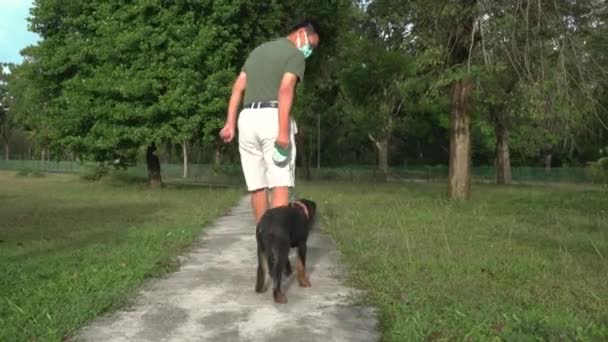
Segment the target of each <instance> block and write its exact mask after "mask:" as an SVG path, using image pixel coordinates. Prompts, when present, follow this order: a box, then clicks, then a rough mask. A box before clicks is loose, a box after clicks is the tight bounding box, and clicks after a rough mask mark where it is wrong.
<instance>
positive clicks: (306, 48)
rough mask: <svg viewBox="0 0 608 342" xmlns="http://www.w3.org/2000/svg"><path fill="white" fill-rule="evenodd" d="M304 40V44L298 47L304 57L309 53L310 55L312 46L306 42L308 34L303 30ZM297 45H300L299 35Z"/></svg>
mask: <svg viewBox="0 0 608 342" xmlns="http://www.w3.org/2000/svg"><path fill="white" fill-rule="evenodd" d="M304 40H305V41H306V43H305V44H304V46H300V47H299V48H298V49H300V51H301V52H302V53H303V54H304V58H308V57H310V55H312V46H310V44H308V34H307V33H306V32H304ZM298 45H300V36H298Z"/></svg>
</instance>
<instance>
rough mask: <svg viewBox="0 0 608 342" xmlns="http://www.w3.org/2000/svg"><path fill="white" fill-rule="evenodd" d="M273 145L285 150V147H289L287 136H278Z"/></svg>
mask: <svg viewBox="0 0 608 342" xmlns="http://www.w3.org/2000/svg"><path fill="white" fill-rule="evenodd" d="M275 144H277V145H278V146H279V147H281V148H282V149H287V147H289V135H288V134H287V135H286V134H279V136H278V137H277V140H275Z"/></svg>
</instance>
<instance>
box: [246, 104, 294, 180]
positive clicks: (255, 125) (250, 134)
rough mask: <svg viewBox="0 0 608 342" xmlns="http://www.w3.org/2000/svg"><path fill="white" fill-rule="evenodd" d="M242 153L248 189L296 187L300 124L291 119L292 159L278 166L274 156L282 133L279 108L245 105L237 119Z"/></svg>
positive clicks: (290, 154)
mask: <svg viewBox="0 0 608 342" xmlns="http://www.w3.org/2000/svg"><path fill="white" fill-rule="evenodd" d="M238 130H239V131H238V132H239V153H240V155H241V166H242V168H243V174H244V175H245V182H246V183H247V190H249V191H254V190H259V189H265V188H275V187H282V186H287V187H293V186H294V183H295V160H296V144H295V138H294V136H295V134H296V133H297V127H296V124H295V121H293V119H292V120H291V122H290V133H289V135H290V138H289V139H290V141H291V143H290V153H289V158H290V159H289V162H288V163H285V164H284V165H282V166H278V165H276V164H275V163H274V161H273V160H272V155H273V153H274V143H275V140H276V138H277V135H278V133H279V110H278V109H277V108H259V109H251V108H246V109H243V110H242V111H241V113H240V114H239V119H238Z"/></svg>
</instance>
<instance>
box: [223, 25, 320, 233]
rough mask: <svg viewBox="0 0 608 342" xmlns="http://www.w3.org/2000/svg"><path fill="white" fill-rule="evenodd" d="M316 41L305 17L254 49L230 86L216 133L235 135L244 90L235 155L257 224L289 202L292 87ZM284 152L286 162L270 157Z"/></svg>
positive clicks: (314, 29)
mask: <svg viewBox="0 0 608 342" xmlns="http://www.w3.org/2000/svg"><path fill="white" fill-rule="evenodd" d="M318 44H319V34H318V29H317V26H316V24H315V23H314V22H312V21H304V22H302V23H300V24H298V25H296V26H294V27H293V28H292V29H291V30H290V33H289V34H288V35H287V37H282V38H279V39H277V40H274V41H271V42H267V43H264V44H262V45H260V46H258V47H257V48H255V49H254V50H253V51H252V52H251V54H250V55H249V57H248V58H247V61H246V62H245V65H244V66H243V69H242V70H241V73H240V74H239V75H238V77H237V78H236V81H235V82H234V84H233V86H232V95H231V97H230V102H229V104H228V116H227V118H226V124H225V125H224V128H222V130H221V131H220V137H221V139H222V140H223V141H224V142H230V141H232V140H233V139H234V136H235V126H236V124H237V109H238V106H239V104H240V103H241V100H242V99H243V93H244V95H245V96H244V101H243V102H244V106H243V110H242V111H241V113H240V115H239V117H238V129H239V153H240V155H241V166H242V168H243V174H244V175H245V181H246V183H247V189H248V190H249V192H250V193H251V205H252V207H253V211H254V215H255V220H256V223H257V222H259V220H260V218H261V217H262V215H263V214H264V212H266V210H267V209H268V197H267V191H268V189H271V190H272V204H271V207H273V208H274V207H278V206H282V205H287V204H289V188H290V187H293V186H294V181H295V180H294V178H295V154H296V149H295V141H294V134H295V133H296V127H295V122H294V121H293V120H292V118H291V116H290V111H291V107H292V103H293V98H294V95H295V90H296V85H297V83H298V82H300V81H302V80H303V78H304V70H305V67H306V61H305V59H306V58H308V57H309V56H310V55H311V54H312V52H313V50H314V49H315V48H316V47H317V45H318ZM285 152H287V154H288V157H289V160H288V162H287V163H277V162H275V161H274V160H273V155H276V154H277V153H278V154H279V157H280V156H281V155H282V154H285Z"/></svg>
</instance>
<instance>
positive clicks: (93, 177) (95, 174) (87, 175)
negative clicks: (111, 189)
mask: <svg viewBox="0 0 608 342" xmlns="http://www.w3.org/2000/svg"><path fill="white" fill-rule="evenodd" d="M109 173H110V168H109V167H108V166H107V165H103V164H98V165H96V166H93V167H87V168H85V170H84V171H83V172H82V173H81V175H80V177H81V178H82V179H83V180H86V181H92V182H95V181H99V180H101V179H102V178H104V177H106V176H107V175H108V174H109Z"/></svg>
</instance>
